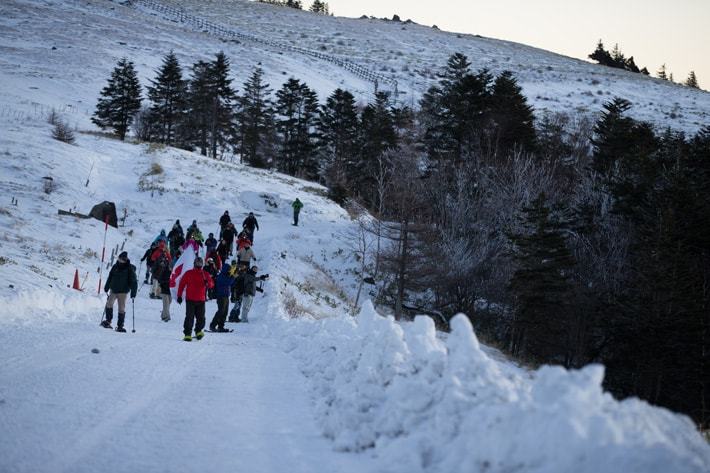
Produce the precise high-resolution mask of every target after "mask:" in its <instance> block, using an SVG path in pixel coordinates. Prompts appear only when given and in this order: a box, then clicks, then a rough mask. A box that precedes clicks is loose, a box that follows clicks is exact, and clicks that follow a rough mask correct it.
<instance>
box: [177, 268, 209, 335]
mask: <svg viewBox="0 0 710 473" xmlns="http://www.w3.org/2000/svg"><path fill="white" fill-rule="evenodd" d="M203 264H204V262H203V260H202V258H200V257H199V256H198V257H197V258H195V263H194V267H193V268H192V269H190V270H188V271H186V272H185V274H183V276H182V278H181V279H180V284H179V286H178V290H177V303H178V304H182V294H183V292H186V294H185V297H186V299H187V300H186V303H185V322H184V323H183V334H184V335H185V336H184V337H183V340H184V341H186V342H191V341H192V329H193V326H194V329H195V338H197V339H198V340H201V339H202V337H204V336H205V332H203V331H202V330H203V329H204V328H205V300H206V297H207V289H210V288H212V287H214V282H213V281H212V277H211V276H210V275H209V274H208V273H207V272H206V271H205V270H204V269H202V265H203Z"/></svg>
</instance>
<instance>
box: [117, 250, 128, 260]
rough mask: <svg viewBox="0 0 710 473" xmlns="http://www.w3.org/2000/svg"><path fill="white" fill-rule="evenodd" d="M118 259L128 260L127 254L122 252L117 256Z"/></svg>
mask: <svg viewBox="0 0 710 473" xmlns="http://www.w3.org/2000/svg"><path fill="white" fill-rule="evenodd" d="M118 259H128V253H127V252H125V251H122V252H121V253H120V254H119V255H118Z"/></svg>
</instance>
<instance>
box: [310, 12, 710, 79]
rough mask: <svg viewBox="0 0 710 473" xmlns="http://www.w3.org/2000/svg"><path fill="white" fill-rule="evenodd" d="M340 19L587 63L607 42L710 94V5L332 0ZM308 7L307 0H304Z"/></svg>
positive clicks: (639, 62) (640, 62) (643, 63)
mask: <svg viewBox="0 0 710 473" xmlns="http://www.w3.org/2000/svg"><path fill="white" fill-rule="evenodd" d="M327 3H328V5H329V6H330V10H331V11H332V12H334V13H335V15H336V16H348V17H359V16H362V15H364V14H365V15H368V16H370V15H372V16H376V17H378V18H382V17H388V18H391V17H392V15H393V14H397V15H399V16H400V18H401V19H402V20H403V21H404V20H407V19H411V20H412V21H416V22H417V23H420V24H423V25H428V26H430V25H437V26H438V27H439V28H440V29H442V30H446V31H454V32H459V33H472V34H480V35H481V36H487V37H490V38H498V39H505V40H510V41H515V42H518V43H524V44H528V45H530V46H536V47H539V48H542V49H547V50H549V51H554V52H557V53H560V54H564V55H566V56H571V57H575V58H580V59H586V58H587V55H588V54H590V53H591V52H592V51H593V50H594V49H595V47H596V44H597V41H598V40H599V39H602V40H603V41H604V45H605V47H606V49H608V50H611V49H612V48H613V47H614V44H616V43H618V44H619V47H620V48H621V51H622V52H623V53H624V55H625V56H626V57H629V56H633V57H634V60H635V62H636V64H637V65H638V66H639V67H640V68H643V67H644V66H645V67H647V68H648V70H649V71H650V72H651V74H652V75H654V76H655V75H656V71H658V69H659V68H660V66H661V64H664V63H665V64H666V69H667V71H669V72H672V73H673V75H674V79H675V81H676V82H683V81H685V79H686V78H687V77H688V73H689V72H690V71H691V70H694V71H695V73H696V75H697V77H698V80H699V82H700V86H701V87H702V88H703V89H706V90H710V0H675V1H670V0H593V1H592V0H585V1H580V0H437V1H427V0H416V1H415V0H328V2H327ZM304 4H306V5H307V4H308V0H306V1H304Z"/></svg>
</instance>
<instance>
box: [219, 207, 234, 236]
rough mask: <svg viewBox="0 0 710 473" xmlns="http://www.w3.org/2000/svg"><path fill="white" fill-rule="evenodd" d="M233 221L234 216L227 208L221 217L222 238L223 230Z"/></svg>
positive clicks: (220, 229)
mask: <svg viewBox="0 0 710 473" xmlns="http://www.w3.org/2000/svg"><path fill="white" fill-rule="evenodd" d="M230 223H232V217H230V216H229V211H228V210H225V211H224V214H223V215H222V216H221V217H220V218H219V237H220V238H222V232H223V231H224V229H225V228H227V225H229V224H230Z"/></svg>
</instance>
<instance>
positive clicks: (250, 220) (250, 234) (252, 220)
mask: <svg viewBox="0 0 710 473" xmlns="http://www.w3.org/2000/svg"><path fill="white" fill-rule="evenodd" d="M242 228H243V229H244V230H245V231H246V234H247V238H249V241H251V242H252V243H253V242H254V229H256V230H258V229H259V222H257V221H256V217H255V216H254V212H249V215H248V216H247V218H245V219H244V222H242Z"/></svg>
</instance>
